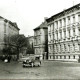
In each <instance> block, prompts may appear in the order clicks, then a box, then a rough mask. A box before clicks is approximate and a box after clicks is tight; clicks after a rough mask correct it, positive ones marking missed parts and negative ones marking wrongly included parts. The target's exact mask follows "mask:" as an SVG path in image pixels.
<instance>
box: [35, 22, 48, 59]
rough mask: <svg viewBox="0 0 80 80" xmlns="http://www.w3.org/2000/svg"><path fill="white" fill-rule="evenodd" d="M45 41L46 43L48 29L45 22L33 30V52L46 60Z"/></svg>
mask: <svg viewBox="0 0 80 80" xmlns="http://www.w3.org/2000/svg"><path fill="white" fill-rule="evenodd" d="M47 41H48V28H47V22H46V21H44V22H42V23H41V24H40V25H39V26H38V27H36V28H35V29H34V50H35V54H36V55H40V56H43V58H44V55H45V57H46V58H47V56H48V51H47Z"/></svg>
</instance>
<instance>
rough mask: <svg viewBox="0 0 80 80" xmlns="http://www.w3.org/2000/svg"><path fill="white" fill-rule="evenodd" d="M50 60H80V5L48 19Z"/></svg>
mask: <svg viewBox="0 0 80 80" xmlns="http://www.w3.org/2000/svg"><path fill="white" fill-rule="evenodd" d="M47 22H48V51H49V55H48V58H49V60H77V59H79V58H80V4H77V5H75V6H72V7H70V8H68V9H66V10H64V11H62V12H60V13H58V14H55V15H53V16H52V17H50V18H48V19H47Z"/></svg>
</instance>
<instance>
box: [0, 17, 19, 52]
mask: <svg viewBox="0 0 80 80" xmlns="http://www.w3.org/2000/svg"><path fill="white" fill-rule="evenodd" d="M19 30H20V29H19V28H18V26H17V24H16V23H13V22H11V21H9V20H7V19H5V18H3V17H0V51H1V50H3V48H4V47H5V46H8V45H9V43H10V38H11V37H12V36H13V35H19Z"/></svg>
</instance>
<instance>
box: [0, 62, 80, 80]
mask: <svg viewBox="0 0 80 80" xmlns="http://www.w3.org/2000/svg"><path fill="white" fill-rule="evenodd" d="M0 79H80V63H72V62H59V61H43V62H42V65H41V67H33V68H31V67H27V68H23V67H22V63H18V62H11V63H4V62H1V61H0Z"/></svg>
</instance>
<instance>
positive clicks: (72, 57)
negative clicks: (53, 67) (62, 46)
mask: <svg viewBox="0 0 80 80" xmlns="http://www.w3.org/2000/svg"><path fill="white" fill-rule="evenodd" d="M50 59H52V56H50ZM53 59H75V55H73V56H70V55H69V56H54V57H53Z"/></svg>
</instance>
